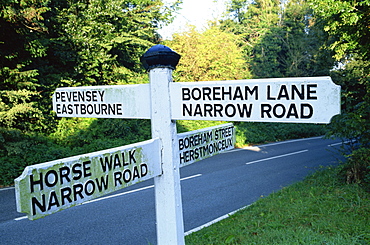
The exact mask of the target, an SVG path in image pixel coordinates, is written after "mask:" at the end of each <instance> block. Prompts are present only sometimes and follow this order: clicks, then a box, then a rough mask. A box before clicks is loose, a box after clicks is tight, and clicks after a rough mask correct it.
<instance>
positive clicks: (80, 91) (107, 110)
mask: <svg viewBox="0 0 370 245" xmlns="http://www.w3.org/2000/svg"><path fill="white" fill-rule="evenodd" d="M149 90H150V85H149V84H136V85H111V86H91V87H90V86H87V87H69V88H58V89H57V90H56V91H55V93H54V95H53V110H54V111H55V112H56V114H57V116H58V117H93V118H140V119H150V91H149Z"/></svg>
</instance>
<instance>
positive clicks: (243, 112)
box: [237, 104, 253, 118]
mask: <svg viewBox="0 0 370 245" xmlns="http://www.w3.org/2000/svg"><path fill="white" fill-rule="evenodd" d="M252 105H253V104H249V108H248V107H247V105H246V104H243V105H242V106H243V108H241V105H239V104H238V105H237V107H238V111H239V115H240V117H247V118H249V117H250V116H251V113H252Z"/></svg>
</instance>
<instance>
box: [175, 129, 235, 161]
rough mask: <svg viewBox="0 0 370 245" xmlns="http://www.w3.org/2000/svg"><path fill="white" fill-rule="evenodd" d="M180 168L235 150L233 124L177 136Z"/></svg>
mask: <svg viewBox="0 0 370 245" xmlns="http://www.w3.org/2000/svg"><path fill="white" fill-rule="evenodd" d="M177 138H178V142H179V153H178V154H179V158H180V167H183V166H186V165H189V164H192V163H195V162H198V161H200V160H203V159H206V158H208V157H211V156H214V155H216V154H219V153H221V152H225V151H228V150H231V149H233V148H234V145H235V128H234V125H233V124H232V123H227V124H223V125H219V126H214V127H210V128H205V129H199V130H195V131H191V132H186V133H181V134H178V135H177Z"/></svg>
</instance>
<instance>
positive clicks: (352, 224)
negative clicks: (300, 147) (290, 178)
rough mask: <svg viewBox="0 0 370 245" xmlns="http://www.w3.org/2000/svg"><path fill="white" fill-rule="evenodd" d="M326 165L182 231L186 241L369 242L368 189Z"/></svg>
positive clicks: (190, 242) (369, 203)
mask: <svg viewBox="0 0 370 245" xmlns="http://www.w3.org/2000/svg"><path fill="white" fill-rule="evenodd" d="M342 167H343V166H339V167H335V168H333V167H328V168H325V169H322V171H318V172H316V173H314V174H313V175H311V176H309V177H307V178H306V179H305V180H304V181H302V182H299V183H296V184H293V185H291V186H289V187H286V188H283V189H282V190H280V191H278V192H276V193H273V194H271V195H269V196H268V197H264V198H261V199H260V200H259V201H257V202H256V203H255V204H253V205H251V206H249V207H248V208H245V209H243V210H242V211H239V212H237V213H235V214H234V215H231V216H230V217H229V218H227V219H225V220H222V221H220V222H218V223H216V224H213V225H211V226H209V227H207V228H204V229H202V230H200V231H198V232H195V233H192V234H190V235H188V236H186V238H185V239H186V244H187V245H191V244H197V245H199V244H217V245H218V244H335V245H338V244H339V245H341V244H343V245H349V244H370V193H368V192H365V191H364V189H363V188H361V187H360V186H358V185H355V184H351V185H348V184H345V183H344V182H343V181H342V180H341V178H340V177H339V176H340V172H341V168H342Z"/></svg>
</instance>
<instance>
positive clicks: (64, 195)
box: [60, 187, 72, 205]
mask: <svg viewBox="0 0 370 245" xmlns="http://www.w3.org/2000/svg"><path fill="white" fill-rule="evenodd" d="M71 193H72V190H71V188H70V187H64V188H62V189H60V195H61V199H62V205H65V204H66V200H67V201H68V202H69V203H71V202H72V199H71Z"/></svg>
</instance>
